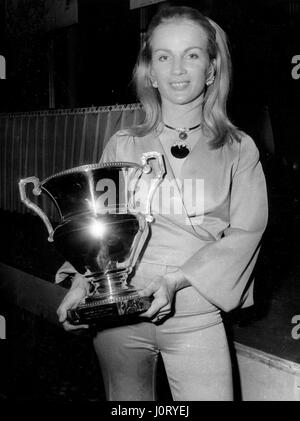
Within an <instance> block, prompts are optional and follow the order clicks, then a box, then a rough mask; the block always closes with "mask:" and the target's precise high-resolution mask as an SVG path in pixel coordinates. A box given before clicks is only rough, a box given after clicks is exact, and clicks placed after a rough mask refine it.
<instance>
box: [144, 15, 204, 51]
mask: <svg viewBox="0 0 300 421" xmlns="http://www.w3.org/2000/svg"><path fill="white" fill-rule="evenodd" d="M191 46H192V47H199V48H201V49H205V50H207V35H206V33H205V31H204V29H203V28H202V27H201V26H200V25H199V24H198V23H196V22H193V21H190V20H183V19H181V20H179V19H177V20H172V21H169V22H164V23H161V24H160V25H158V26H157V27H156V28H155V30H154V31H153V34H152V37H151V47H152V51H155V50H158V49H172V48H177V47H178V48H189V47H191Z"/></svg>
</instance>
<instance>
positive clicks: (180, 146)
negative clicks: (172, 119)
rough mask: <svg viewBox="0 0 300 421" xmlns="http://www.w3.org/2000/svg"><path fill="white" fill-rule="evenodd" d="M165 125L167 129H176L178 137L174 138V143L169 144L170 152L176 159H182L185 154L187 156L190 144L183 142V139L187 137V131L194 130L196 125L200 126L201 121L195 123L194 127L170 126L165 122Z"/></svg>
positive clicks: (196, 127)
mask: <svg viewBox="0 0 300 421" xmlns="http://www.w3.org/2000/svg"><path fill="white" fill-rule="evenodd" d="M164 125H165V127H167V128H168V129H171V130H176V132H178V137H179V139H177V140H175V143H174V144H173V145H172V146H171V154H172V155H173V156H174V157H175V158H178V159H183V158H185V157H186V156H188V154H189V153H190V151H191V148H190V146H189V145H188V144H187V143H186V142H185V140H186V139H187V138H188V133H189V132H190V131H192V130H196V129H198V127H200V126H202V123H199V124H197V125H196V126H194V127H189V128H185V127H172V126H169V125H168V124H165V123H164Z"/></svg>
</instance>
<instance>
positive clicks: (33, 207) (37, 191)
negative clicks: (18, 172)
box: [19, 177, 54, 242]
mask: <svg viewBox="0 0 300 421" xmlns="http://www.w3.org/2000/svg"><path fill="white" fill-rule="evenodd" d="M29 183H32V184H33V185H34V188H33V190H32V192H33V194H34V195H35V196H39V195H40V194H41V192H42V190H41V189H40V181H39V179H38V178H37V177H27V178H23V179H21V180H20V181H19V191H20V196H21V201H22V202H23V203H24V204H25V205H26V206H27V207H28V208H29V209H31V210H33V211H34V212H35V213H36V214H37V215H38V216H39V217H40V218H41V219H42V220H43V222H44V224H45V225H46V228H47V230H48V234H49V237H48V241H50V242H52V241H53V233H54V230H53V228H52V225H51V222H50V221H49V219H48V217H47V215H46V214H45V212H43V211H42V209H41V208H39V206H37V205H36V204H34V203H33V202H32V201H31V200H30V199H28V197H27V196H26V184H29Z"/></svg>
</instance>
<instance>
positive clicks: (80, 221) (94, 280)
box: [19, 152, 165, 324]
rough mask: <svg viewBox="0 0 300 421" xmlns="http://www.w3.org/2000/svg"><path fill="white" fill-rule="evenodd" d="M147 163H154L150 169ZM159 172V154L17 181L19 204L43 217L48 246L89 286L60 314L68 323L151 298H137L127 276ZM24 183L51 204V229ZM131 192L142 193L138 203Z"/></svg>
mask: <svg viewBox="0 0 300 421" xmlns="http://www.w3.org/2000/svg"><path fill="white" fill-rule="evenodd" d="M150 160H151V161H150ZM152 160H155V161H156V164H157V165H156V171H154V170H153V167H152V165H150V164H151V162H152ZM155 161H153V162H155ZM164 173H165V166H164V161H163V158H162V155H161V154H159V153H158V152H146V153H144V154H143V155H142V156H141V165H139V164H136V163H132V162H109V163H101V164H90V165H82V166H79V167H75V168H71V169H68V170H65V171H62V172H59V173H57V174H54V175H52V176H50V177H48V178H46V179H45V180H43V181H40V180H39V179H38V178H37V177H28V178H25V179H22V180H20V181H19V190H20V196H21V200H22V202H23V203H24V204H25V205H26V206H27V207H28V208H30V209H31V210H33V211H34V212H35V213H36V214H37V215H39V216H40V218H41V219H42V220H43V222H44V224H45V225H46V228H47V230H48V233H49V237H48V241H50V242H53V244H54V247H55V248H56V249H57V250H58V251H59V252H60V253H61V254H62V255H63V256H64V258H65V259H66V260H67V261H69V262H70V263H71V264H72V266H73V267H74V268H75V269H76V270H77V271H78V272H79V273H81V274H82V275H83V276H85V277H86V279H87V280H88V282H89V284H90V292H89V294H88V295H87V297H85V299H84V301H83V302H82V303H80V305H79V306H78V307H77V308H75V309H71V310H69V311H68V320H69V321H70V322H71V323H73V324H81V323H93V322H97V321H100V322H101V319H103V318H105V319H106V320H109V318H111V319H115V318H118V317H121V316H126V315H132V314H139V313H141V312H144V311H146V310H147V309H148V308H149V306H150V303H151V300H150V299H149V298H148V297H141V296H140V295H139V294H138V291H137V290H136V289H135V288H134V286H132V285H130V275H131V274H132V271H133V269H134V267H135V265H136V262H137V259H138V257H139V255H140V253H141V251H142V249H143V247H144V245H145V244H146V241H147V237H148V232H149V223H151V221H152V220H153V217H152V215H151V202H152V198H153V194H154V192H155V191H156V189H157V187H158V186H159V184H160V182H161V180H162V178H163V176H164ZM145 177H146V178H147V182H146V183H145V182H144V181H145V180H144V178H145ZM28 184H33V190H32V193H33V194H34V195H36V196H39V195H41V194H44V195H46V196H48V198H50V200H51V201H52V202H53V203H54V205H55V207H56V209H57V211H58V214H59V221H58V223H57V225H56V227H55V228H53V226H52V223H51V222H50V219H49V218H48V216H47V215H46V213H45V212H44V211H43V210H42V209H41V208H40V207H39V206H38V205H37V204H35V203H34V202H32V201H31V200H30V199H29V197H28V195H27V191H26V190H27V189H26V187H27V185H28ZM141 186H142V188H141ZM145 186H147V192H146V194H145V191H144V190H145ZM142 190H143V191H142ZM141 191H142V192H141ZM137 192H139V195H141V194H142V195H143V206H141V201H140V200H138V198H137V196H138V195H137Z"/></svg>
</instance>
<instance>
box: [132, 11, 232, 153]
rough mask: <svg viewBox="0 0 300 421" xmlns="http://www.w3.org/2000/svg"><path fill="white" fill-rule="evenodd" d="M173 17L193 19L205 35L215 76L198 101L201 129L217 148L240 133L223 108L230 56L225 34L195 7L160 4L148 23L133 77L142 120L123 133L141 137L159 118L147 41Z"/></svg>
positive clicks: (228, 86)
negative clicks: (199, 101)
mask: <svg viewBox="0 0 300 421" xmlns="http://www.w3.org/2000/svg"><path fill="white" fill-rule="evenodd" d="M176 19H183V20H190V21H193V22H194V23H196V24H198V25H199V26H200V27H201V28H202V30H204V32H205V33H206V35H207V41H208V43H207V52H208V55H209V58H210V60H211V61H212V60H214V61H215V70H214V76H215V79H214V82H213V83H212V84H211V85H209V86H207V88H206V92H205V95H204V100H203V103H202V106H203V109H202V112H203V123H204V129H205V130H208V132H209V133H212V140H211V146H212V148H219V147H221V146H222V145H223V144H224V143H226V142H228V141H231V140H232V139H235V140H237V141H239V133H240V132H239V130H238V129H237V128H236V127H235V126H234V125H233V123H232V122H231V121H230V120H229V118H228V116H227V111H226V103H227V98H228V93H229V89H230V80H231V59H230V53H229V49H228V45H227V37H226V34H225V32H224V31H223V29H222V28H221V27H220V26H219V25H218V24H217V23H215V22H214V21H213V20H212V19H209V18H208V17H206V16H204V15H202V14H201V13H200V12H199V11H198V10H197V9H193V8H190V7H186V6H167V7H162V8H161V9H160V10H159V12H158V13H157V14H156V15H155V16H154V17H153V19H152V21H151V22H150V24H149V27H148V30H147V33H146V36H145V42H144V45H143V46H142V48H141V50H140V52H139V55H138V60H137V63H136V66H135V68H134V76H133V80H134V83H135V88H136V92H137V96H138V98H139V100H140V102H141V104H142V105H143V109H144V111H145V119H144V121H143V123H142V124H140V125H137V126H134V127H132V128H130V129H128V130H127V133H128V134H131V135H134V136H145V135H146V134H148V133H150V132H152V131H153V130H156V129H157V128H158V125H159V124H160V123H161V121H162V115H161V98H160V94H159V91H158V90H157V89H155V88H154V87H153V86H152V81H151V78H150V68H151V61H152V48H151V41H152V37H153V33H154V31H155V29H156V28H157V27H158V26H159V25H161V24H163V23H167V22H170V21H172V20H176Z"/></svg>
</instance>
